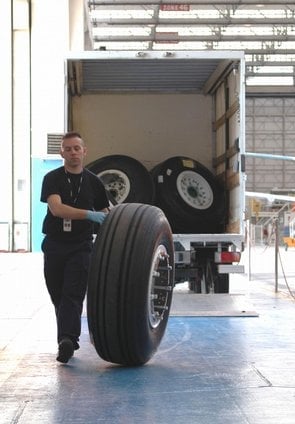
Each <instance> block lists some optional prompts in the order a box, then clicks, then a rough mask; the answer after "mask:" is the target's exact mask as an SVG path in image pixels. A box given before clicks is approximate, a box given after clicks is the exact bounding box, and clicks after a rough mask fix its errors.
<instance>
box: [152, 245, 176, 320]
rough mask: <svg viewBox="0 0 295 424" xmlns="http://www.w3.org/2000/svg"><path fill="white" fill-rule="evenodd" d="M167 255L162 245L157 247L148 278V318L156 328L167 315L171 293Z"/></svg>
mask: <svg viewBox="0 0 295 424" xmlns="http://www.w3.org/2000/svg"><path fill="white" fill-rule="evenodd" d="M171 270H172V267H171V265H170V263H169V255H168V252H167V250H166V247H165V246H164V245H159V246H158V248H157V249H156V251H155V254H154V256H153V259H152V267H151V273H150V277H149V301H148V317H149V322H150V325H151V327H153V328H157V327H158V326H159V325H160V323H161V321H162V320H163V318H164V315H165V313H167V311H168V309H169V307H168V299H169V296H170V294H171V291H172V289H173V288H172V285H171V284H170V272H171Z"/></svg>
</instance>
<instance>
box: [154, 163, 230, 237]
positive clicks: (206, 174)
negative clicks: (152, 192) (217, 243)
mask: <svg viewBox="0 0 295 424" xmlns="http://www.w3.org/2000/svg"><path fill="white" fill-rule="evenodd" d="M151 174H152V177H153V180H154V184H155V188H156V204H157V206H159V207H160V208H161V209H162V210H163V211H164V213H165V214H166V216H167V218H168V220H169V222H170V225H171V227H172V230H173V232H174V233H181V232H186V233H187V232H189V233H192V232H195V233H214V232H222V231H223V224H224V219H225V191H224V189H223V188H222V187H221V186H220V184H219V183H218V181H217V179H216V178H215V177H214V175H213V174H212V173H211V172H210V171H209V170H208V169H207V168H206V167H205V166H203V165H202V164H200V163H199V162H197V161H196V160H194V159H191V158H187V157H181V156H176V157H172V158H169V159H167V160H166V161H164V162H162V163H161V164H160V165H158V166H156V167H155V168H154V169H153V170H152V171H151Z"/></svg>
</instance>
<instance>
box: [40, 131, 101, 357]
mask: <svg viewBox="0 0 295 424" xmlns="http://www.w3.org/2000/svg"><path fill="white" fill-rule="evenodd" d="M60 154H61V156H62V157H63V159H64V166H62V167H60V168H57V169H55V170H53V171H51V172H49V173H48V174H47V175H45V177H44V180H43V184H42V192H41V201H42V202H45V203H47V205H48V208H47V214H46V216H45V218H44V222H43V227H42V231H43V233H44V234H45V238H44V240H43V242H42V250H43V253H44V276H45V281H46V286H47V289H48V292H49V295H50V297H51V300H52V303H53V305H54V307H55V314H56V320H57V341H58V354H57V358H56V359H57V360H58V361H59V362H62V363H67V362H68V360H69V359H70V358H71V357H72V356H73V353H74V350H77V349H79V336H80V333H81V314H82V309H83V301H84V298H85V294H86V285H87V277H88V267H89V261H90V254H91V250H92V238H93V233H94V229H93V225H94V224H93V223H98V224H102V222H103V221H104V219H105V217H106V213H107V212H108V206H109V201H108V197H107V194H106V191H105V188H104V186H103V183H102V182H101V180H100V179H99V178H98V177H97V176H96V175H95V174H93V173H92V172H90V171H89V170H87V169H85V168H83V159H84V157H85V155H86V147H85V144H84V141H83V140H82V138H81V136H80V135H79V134H78V133H76V132H70V133H67V134H65V135H64V137H63V139H62V144H61V149H60Z"/></svg>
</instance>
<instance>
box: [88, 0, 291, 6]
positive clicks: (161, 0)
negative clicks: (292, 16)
mask: <svg viewBox="0 0 295 424" xmlns="http://www.w3.org/2000/svg"><path fill="white" fill-rule="evenodd" d="M163 4H189V5H196V6H200V5H212V6H216V5H227V6H232V5H234V6H243V5H251V6H257V5H265V6H269V5H284V6H286V5H288V4H289V5H293V6H294V0H261V1H257V0H228V1H227V0H200V1H198V0H99V1H88V6H89V7H91V8H95V6H103V5H109V6H119V5H120V6H134V5H135V6H137V5H139V6H141V5H143V6H146V5H163Z"/></svg>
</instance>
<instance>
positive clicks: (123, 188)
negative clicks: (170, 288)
mask: <svg viewBox="0 0 295 424" xmlns="http://www.w3.org/2000/svg"><path fill="white" fill-rule="evenodd" d="M244 78H245V77H244V57H243V53H242V52H228V51H226V52H224V51H220V52H218V51H96V52H82V53H79V54H78V53H73V54H71V55H70V56H69V57H68V58H67V60H66V85H65V87H66V89H65V97H66V99H67V101H66V110H65V113H66V128H67V129H68V130H74V131H78V132H80V133H81V134H82V136H83V138H84V139H85V140H86V143H87V150H88V155H87V161H88V163H87V166H88V168H89V169H91V170H92V171H93V172H95V173H97V174H98V175H99V176H100V177H101V178H102V180H103V181H104V183H105V185H106V187H107V188H108V189H109V191H110V193H111V194H112V196H113V198H114V199H115V201H116V202H117V203H133V202H134V203H147V204H153V205H156V206H158V207H160V208H161V209H162V210H163V211H164V213H165V215H166V217H167V218H168V221H169V223H170V225H171V228H172V232H173V240H174V248H175V284H177V283H180V282H184V281H188V282H189V287H190V289H191V290H193V291H194V292H198V293H225V292H228V291H229V275H230V273H239V272H244V269H243V266H242V265H240V264H239V261H240V257H241V252H242V251H243V248H244V239H245V233H244V212H245V179H246V177H245V169H244V149H245V146H244V143H245V141H244V138H245V136H244V132H245V128H244V126H245V87H244V85H245V81H244Z"/></svg>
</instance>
